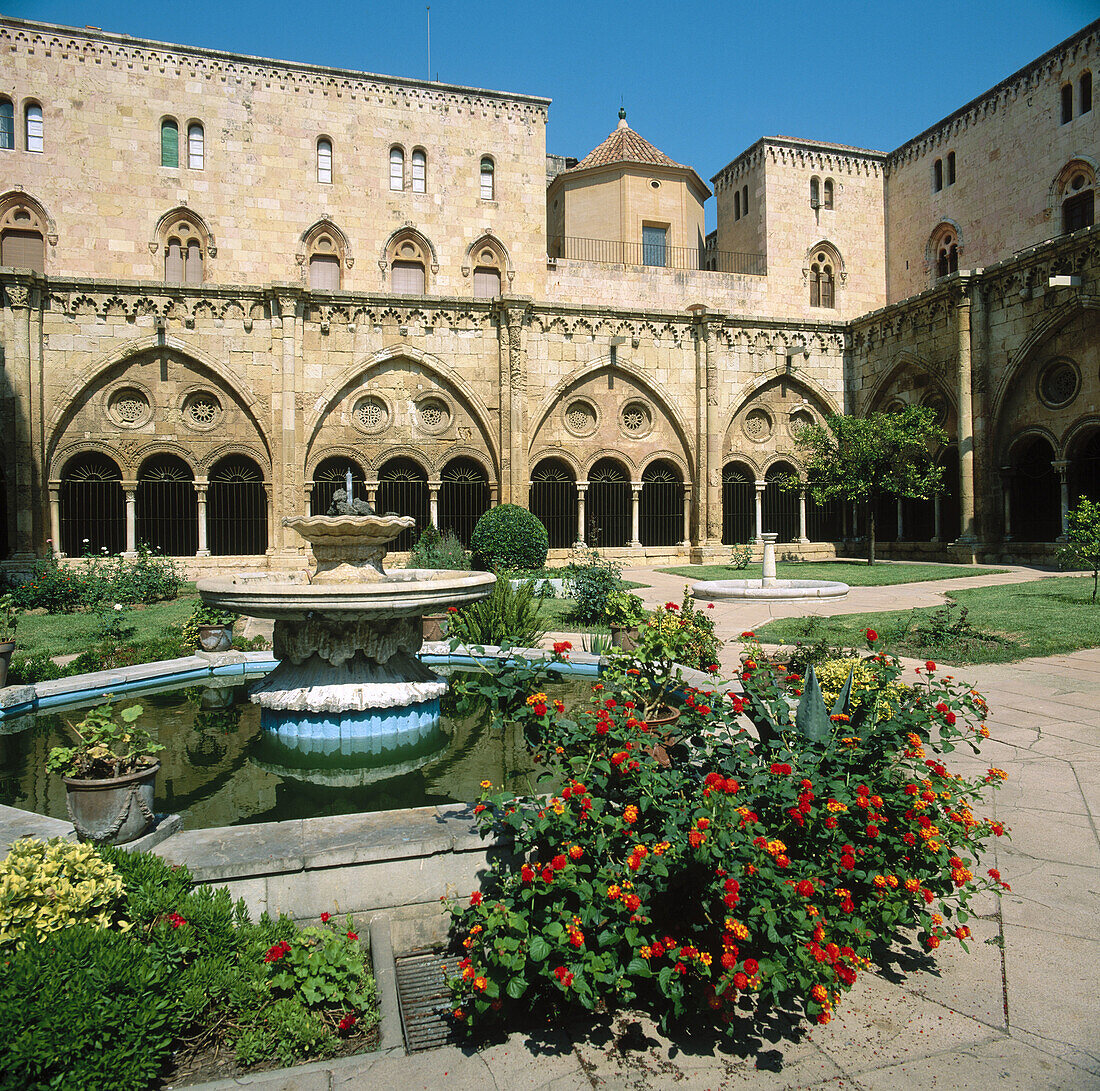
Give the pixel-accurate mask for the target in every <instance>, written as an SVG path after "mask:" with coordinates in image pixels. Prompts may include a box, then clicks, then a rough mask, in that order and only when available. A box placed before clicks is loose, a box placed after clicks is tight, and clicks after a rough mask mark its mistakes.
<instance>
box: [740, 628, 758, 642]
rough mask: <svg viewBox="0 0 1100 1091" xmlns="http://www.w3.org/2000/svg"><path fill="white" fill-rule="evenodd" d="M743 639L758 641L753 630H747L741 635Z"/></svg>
mask: <svg viewBox="0 0 1100 1091" xmlns="http://www.w3.org/2000/svg"><path fill="white" fill-rule="evenodd" d="M741 639H742V640H755V639H756V633H754V632H753V631H752V630H751V629H746V630H745V631H744V632H743V633H742V634H741Z"/></svg>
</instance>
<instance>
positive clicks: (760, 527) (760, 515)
mask: <svg viewBox="0 0 1100 1091" xmlns="http://www.w3.org/2000/svg"><path fill="white" fill-rule="evenodd" d="M755 484H756V534H755V535H754V536H753V541H755V542H763V541H764V490H765V489H766V488H767V487H768V483H767V482H766V481H757V482H756V483H755Z"/></svg>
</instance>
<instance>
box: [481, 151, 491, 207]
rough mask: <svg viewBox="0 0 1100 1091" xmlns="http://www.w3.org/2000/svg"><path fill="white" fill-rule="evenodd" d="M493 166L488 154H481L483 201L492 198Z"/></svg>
mask: <svg viewBox="0 0 1100 1091" xmlns="http://www.w3.org/2000/svg"><path fill="white" fill-rule="evenodd" d="M493 168H494V164H493V161H492V159H490V158H489V156H487V155H486V156H483V157H482V159H481V199H482V200H483V201H492V200H493V199H494V198H493V192H494V189H493Z"/></svg>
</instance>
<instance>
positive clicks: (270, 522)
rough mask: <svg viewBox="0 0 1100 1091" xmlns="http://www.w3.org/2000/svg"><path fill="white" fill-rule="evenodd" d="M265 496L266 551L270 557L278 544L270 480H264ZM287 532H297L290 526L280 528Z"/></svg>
mask: <svg viewBox="0 0 1100 1091" xmlns="http://www.w3.org/2000/svg"><path fill="white" fill-rule="evenodd" d="M264 497H265V498H266V500H267V549H266V550H265V551H264V552H265V553H266V554H267V555H268V556H269V557H270V556H272V554H274V552H275V549H276V546H275V542H276V541H277V538H276V528H275V512H274V507H275V505H274V497H273V495H272V486H271V483H270V482H268V481H265V482H264ZM280 529H282V530H283V532H284V533H285V534H292V533H295V532H294V531H291V529H290V528H289V527H282V528H280Z"/></svg>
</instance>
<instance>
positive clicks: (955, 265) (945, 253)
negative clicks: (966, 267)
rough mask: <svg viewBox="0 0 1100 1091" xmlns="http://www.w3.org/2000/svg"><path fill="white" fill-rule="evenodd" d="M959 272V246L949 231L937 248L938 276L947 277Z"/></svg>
mask: <svg viewBox="0 0 1100 1091" xmlns="http://www.w3.org/2000/svg"><path fill="white" fill-rule="evenodd" d="M958 271H959V244H958V242H957V240H956V239H955V236H954V234H953V233H952V232H950V231H948V232H946V233H945V234H944V236H943V238H942V239H940V242H939V245H938V246H937V247H936V276H937V278H938V277H946V276H949V275H950V274H951V273H957V272H958Z"/></svg>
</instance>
